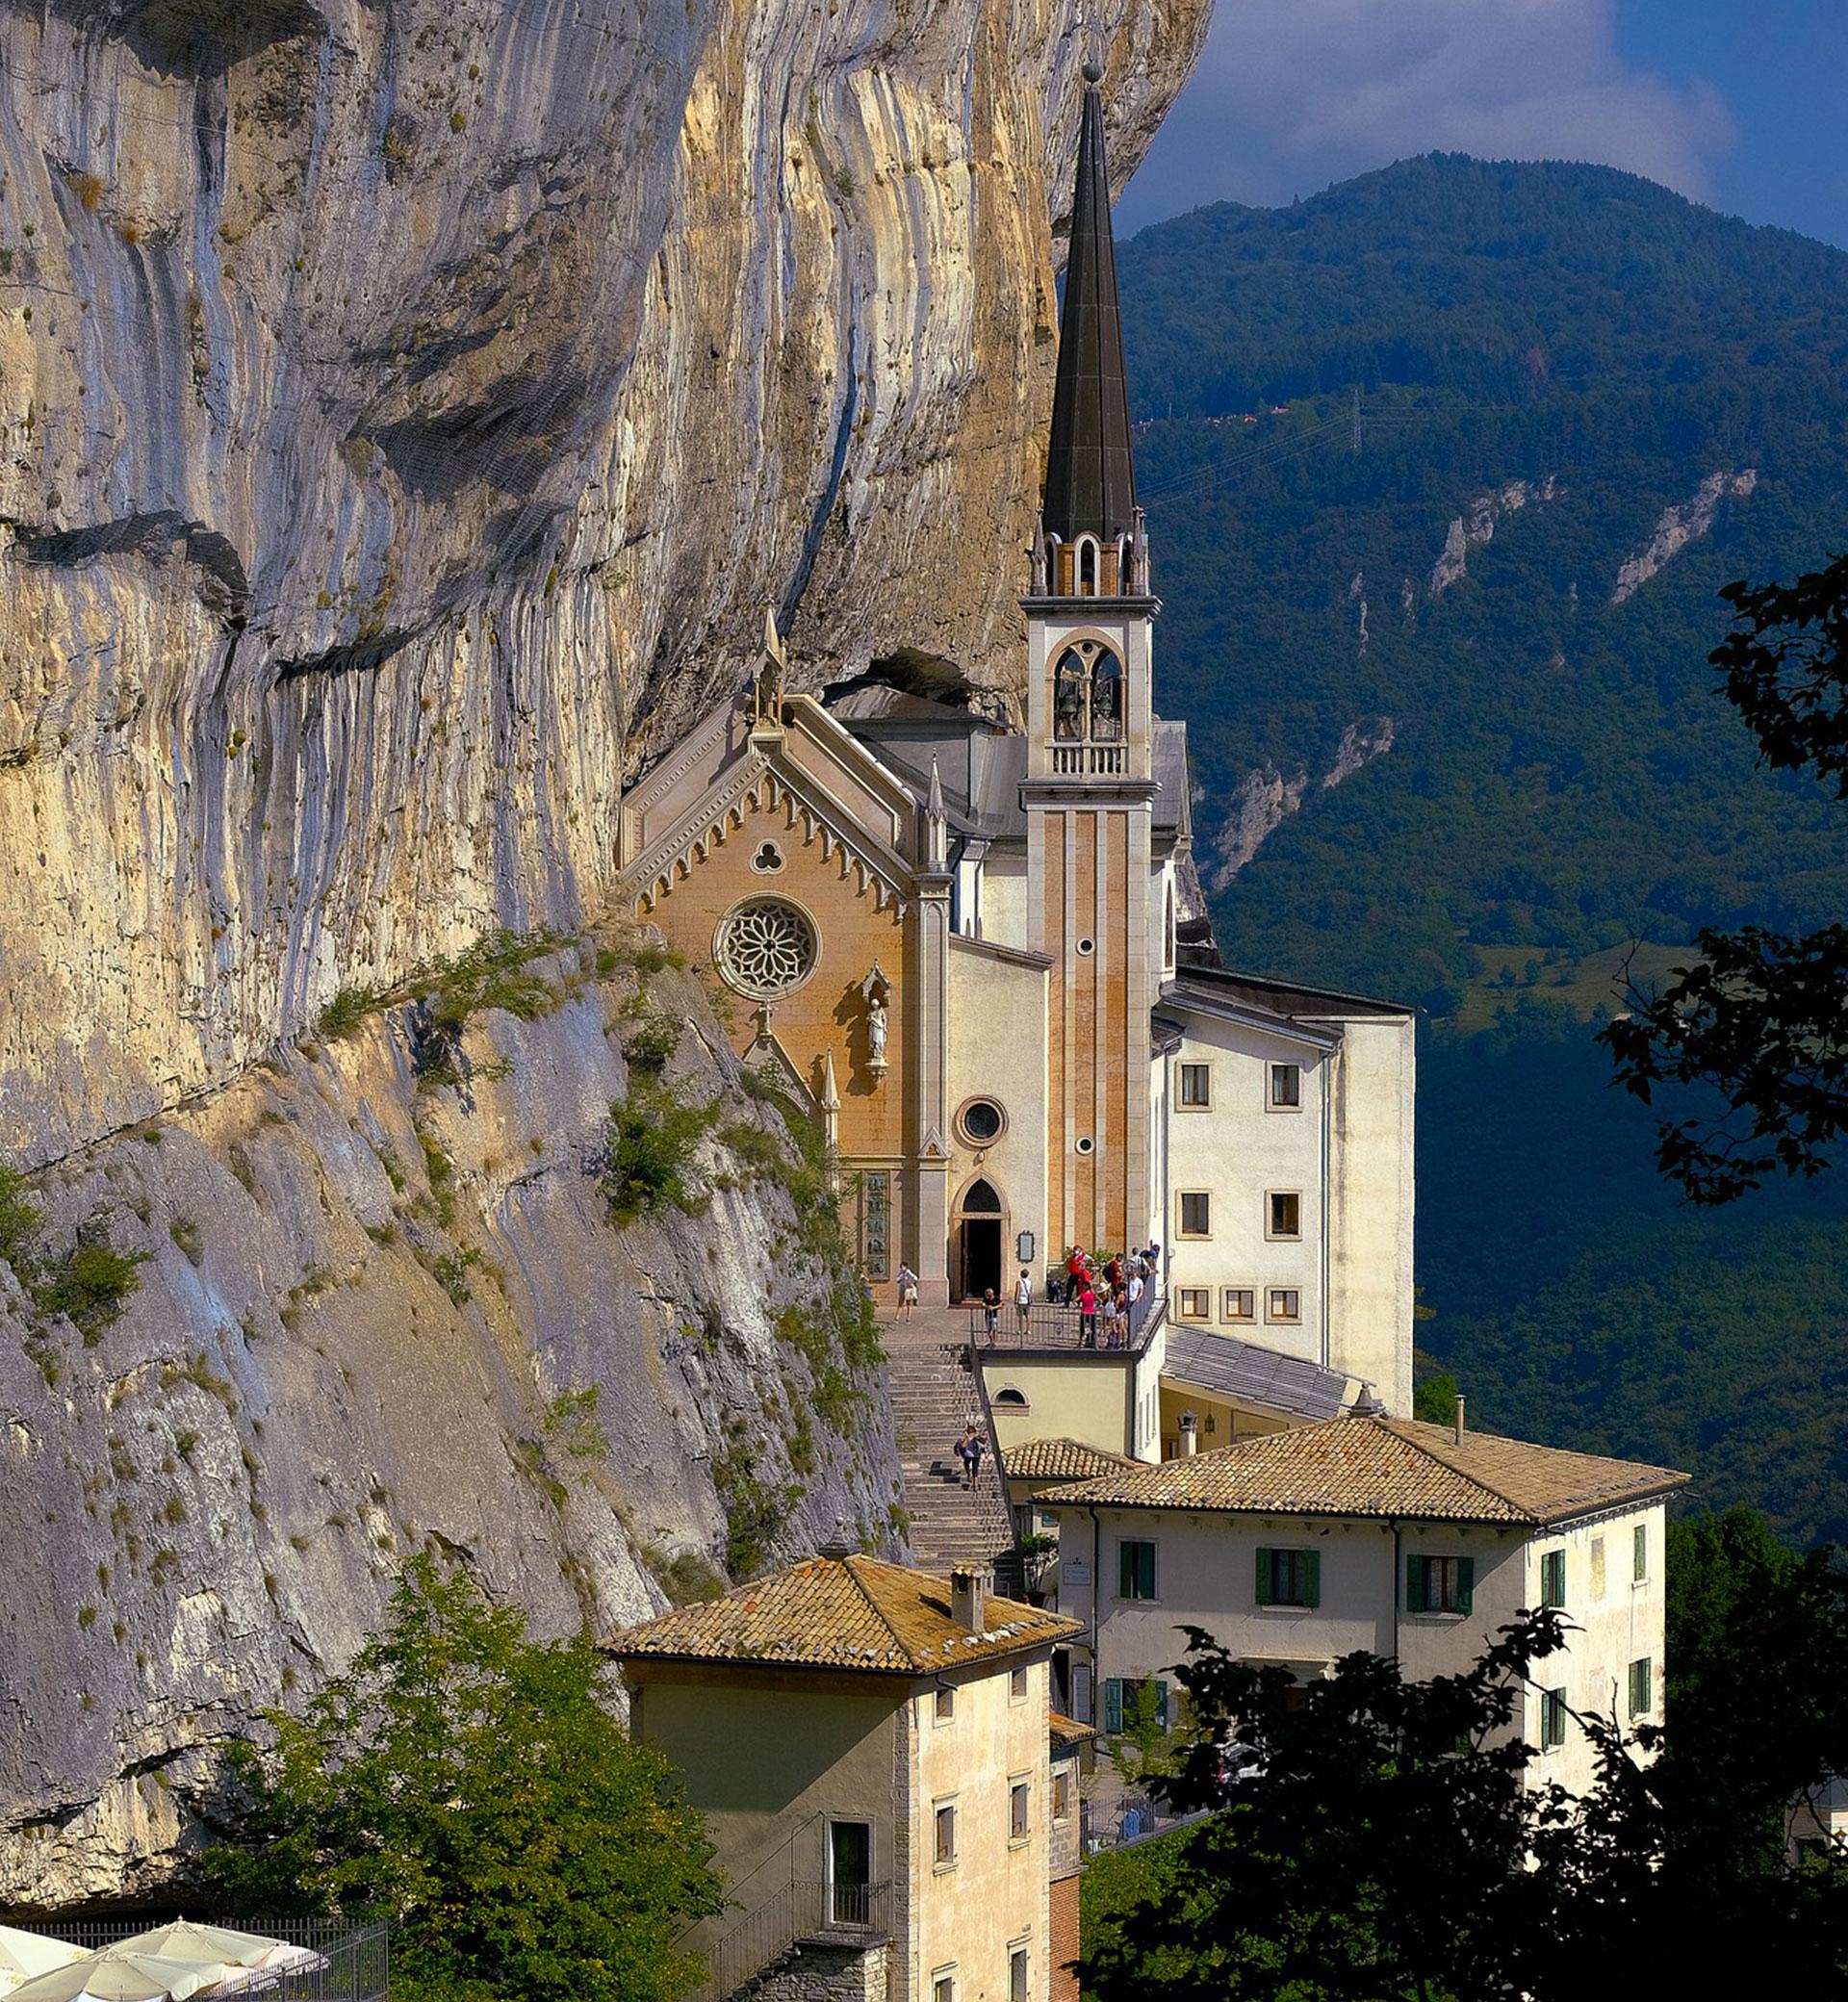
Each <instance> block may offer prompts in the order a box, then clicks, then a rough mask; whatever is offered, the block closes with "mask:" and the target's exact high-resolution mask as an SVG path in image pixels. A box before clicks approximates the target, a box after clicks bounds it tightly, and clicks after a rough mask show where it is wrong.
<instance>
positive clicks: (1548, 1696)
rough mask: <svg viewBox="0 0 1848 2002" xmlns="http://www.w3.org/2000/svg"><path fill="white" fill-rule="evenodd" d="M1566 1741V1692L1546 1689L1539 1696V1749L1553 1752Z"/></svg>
mask: <svg viewBox="0 0 1848 2002" xmlns="http://www.w3.org/2000/svg"><path fill="white" fill-rule="evenodd" d="M1565 1742H1566V1692H1565V1691H1564V1690H1563V1689H1548V1690H1546V1691H1544V1692H1543V1693H1542V1695H1541V1698H1540V1749H1541V1751H1543V1752H1553V1751H1555V1750H1557V1748H1558V1747H1559V1746H1561V1745H1563V1744H1564V1743H1565Z"/></svg>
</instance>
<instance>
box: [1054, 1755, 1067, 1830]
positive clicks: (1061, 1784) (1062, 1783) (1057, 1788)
mask: <svg viewBox="0 0 1848 2002" xmlns="http://www.w3.org/2000/svg"><path fill="white" fill-rule="evenodd" d="M1052 1818H1053V1819H1054V1820H1055V1821H1069V1820H1070V1819H1071V1768H1070V1767H1069V1766H1063V1765H1062V1766H1061V1767H1060V1768H1059V1770H1058V1771H1057V1772H1056V1773H1054V1774H1053V1776H1052Z"/></svg>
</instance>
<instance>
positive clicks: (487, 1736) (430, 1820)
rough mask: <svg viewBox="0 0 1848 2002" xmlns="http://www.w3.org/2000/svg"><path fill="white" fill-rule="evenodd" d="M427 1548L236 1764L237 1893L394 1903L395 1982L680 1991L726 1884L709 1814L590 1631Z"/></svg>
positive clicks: (505, 2001) (300, 1900)
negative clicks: (365, 1632) (523, 1609)
mask: <svg viewBox="0 0 1848 2002" xmlns="http://www.w3.org/2000/svg"><path fill="white" fill-rule="evenodd" d="M525 1626H526V1623H525V1619H524V1616H523V1615H522V1614H521V1613H519V1612H518V1611H516V1610H513V1609H511V1608H507V1607H501V1606H494V1605H490V1604H488V1603H487V1601H486V1600H485V1599H484V1598H483V1597H482V1596H481V1594H480V1593H479V1592H478V1591H477V1590H476V1589H475V1586H474V1585H473V1584H472V1583H471V1582H470V1581H469V1580H468V1579H467V1578H462V1577H445V1576H444V1575H443V1574H442V1573H440V1572H439V1571H438V1570H437V1568H436V1566H435V1565H434V1564H433V1563H432V1562H431V1561H430V1559H429V1558H428V1557H427V1556H423V1555H420V1556H418V1557H415V1558H413V1559H412V1560H411V1562H410V1563H409V1564H407V1565H406V1567H405V1569H404V1575H403V1577H402V1578H401V1579H400V1581H399V1584H398V1590H397V1592H396V1594H395V1595H394V1597H393V1600H392V1605H391V1619H390V1623H389V1625H388V1626H387V1627H386V1629H385V1630H384V1631H383V1632H381V1633H378V1634H375V1635H373V1636H372V1637H371V1638H369V1640H368V1641H367V1643H366V1645H365V1646H364V1647H363V1648H362V1649H361V1650H360V1652H359V1654H358V1655H357V1656H356V1657H355V1658H354V1661H353V1664H352V1667H351V1668H350V1669H349V1670H348V1671H347V1674H346V1675H344V1676H340V1677H337V1678H336V1679H335V1680H333V1681H330V1682H328V1683H327V1684H326V1686H325V1687H324V1688H323V1689H322V1690H321V1692H320V1694H319V1695H318V1696H316V1698H315V1699H314V1701H313V1702H312V1703H311V1704H310V1705H309V1707H308V1709H307V1712H306V1714H305V1715H303V1716H302V1717H300V1718H298V1719H297V1718H291V1717H288V1716H283V1715H277V1716H274V1717H273V1718H272V1720H271V1721H272V1723H273V1724H274V1727H275V1730H276V1733H277V1742H276V1746H275V1750H274V1752H273V1754H271V1755H269V1757H267V1758H266V1757H261V1756H259V1755H257V1754H255V1753H254V1752H252V1751H250V1750H249V1749H248V1748H244V1752H243V1754H242V1756H241V1758H240V1759H239V1764H240V1766H241V1769H242V1776H243V1778H244V1783H245V1784H246V1786H247V1788H248V1791H249V1795H250V1814H249V1818H248V1820H247V1822H246V1823H245V1824H244V1827H243V1828H242V1830H241V1835H240V1839H239V1840H238V1842H237V1843H235V1844H226V1845H224V1846H222V1847H219V1848H218V1849H215V1850H214V1851H212V1852H210V1853H209V1855H208V1859H207V1867H208V1870H209V1871H210V1873H211V1875H212V1876H213V1878H214V1879H215V1880H216V1882H217V1883H218V1886H220V1887H221V1889H222V1891H223V1893H224V1894H225V1896H226V1898H227V1900H228V1901H229V1903H230V1906H231V1908H232V1909H234V1910H238V1911H243V1912H248V1913H251V1914H257V1913H260V1912H310V1913H324V1914H326V1915H329V1916H333V1917H339V1918H342V1919H347V1920H349V1921H351V1922H353V1923H355V1924H360V1923H369V1922H372V1921H374V1920H377V1919H381V1918H388V1919H390V1920H392V1921H393V1922H394V1924H395V1925H396V1926H397V1928H398V1932H397V1934H396V1936H395V1938H394V1940H393V1951H392V1960H393V1976H394V1985H395V1986H398V1987H404V1988H408V1989H410V1991H411V1992H412V1993H413V1994H414V1995H416V1994H426V1995H434V1994H441V1995H442V1996H444V1997H445V1998H449V1997H468V1998H475V1997H479V1998H482V2002H486V1998H490V1997H492V1998H495V2002H513V1998H520V1997H526V1996H534V1997H537V1996H540V1995H545V1996H557V1995H568V1996H571V1997H574V1998H581V2002H670V1998H672V1997H675V1996H678V1995H680V1994H683V1993H684V1992H685V1991H686V1990H687V1989H688V1988H690V1987H691V1986H692V1985H693V1983H694V1982H695V1981H697V1980H698V1978H699V1975H700V1967H699V1963H698V1960H697V1958H695V1957H693V1956H689V1955H687V1954H684V1953H680V1952H677V1951H676V1948H675V1944H674V1942H675V1940H676V1938H678V1936H679V1935H680V1932H681V1931H682V1930H683V1928H684V1927H685V1926H686V1925H687V1924H688V1923H690V1922H691V1921H692V1920H693V1919H695V1918H698V1917H701V1916H704V1915H706V1914H708V1913H710V1912H716V1911H718V1910H719V1909H720V1908H721V1905H722V1902H723V1899H722V1893H721V1888H720V1885H719V1881H718V1879H717V1877H716V1876H715V1875H714V1873H713V1871H712V1868H711V1856H712V1845H711V1843H710V1842H709V1841H708V1840H707V1838H706V1832H705V1828H704V1825H703V1824H702V1822H701V1821H700V1818H699V1817H698V1816H697V1815H696V1814H695V1813H693V1812H692V1811H691V1810H690V1809H688V1808H687V1807H686V1806H685V1805H684V1804H683V1802H682V1801H681V1799H680V1795H679V1792H678V1789H677V1788H676V1787H675V1785H674V1784H673V1783H672V1780H671V1777H670V1774H669V1771H668V1768H667V1766H666V1763H665V1762H664V1761H663V1760H662V1759H661V1758H660V1757H659V1755H658V1754H656V1753H655V1752H653V1751H651V1750H649V1749H648V1748H647V1747H644V1746H640V1745H636V1744H634V1743H632V1742H631V1741H630V1740H629V1738H628V1737H627V1736H626V1735H625V1734H624V1732H623V1731H622V1729H621V1727H620V1726H619V1725H618V1723H617V1721H616V1719H615V1717H614V1715H613V1714H612V1713H611V1710H610V1708H609V1707H608V1702H607V1696H608V1692H607V1690H606V1688H605V1686H604V1681H603V1678H604V1675H605V1673H606V1672H605V1670H604V1669H603V1666H602V1664H601V1663H600V1661H599V1659H598V1657H597V1655H595V1654H594V1653H593V1652H592V1650H591V1648H590V1646H589V1644H588V1642H587V1641H584V1640H582V1639H578V1640H573V1641H559V1642H554V1643H552V1644H551V1645H542V1644H539V1643H537V1642H533V1641H529V1640H528V1639H526V1631H525Z"/></svg>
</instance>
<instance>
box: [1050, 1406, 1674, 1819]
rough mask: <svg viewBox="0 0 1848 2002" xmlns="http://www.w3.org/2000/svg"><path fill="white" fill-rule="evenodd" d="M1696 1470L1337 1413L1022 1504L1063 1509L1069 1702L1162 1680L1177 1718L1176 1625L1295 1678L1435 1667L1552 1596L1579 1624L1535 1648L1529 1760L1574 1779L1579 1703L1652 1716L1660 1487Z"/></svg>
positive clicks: (1523, 1725)
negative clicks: (1074, 1627) (1383, 1667)
mask: <svg viewBox="0 0 1848 2002" xmlns="http://www.w3.org/2000/svg"><path fill="white" fill-rule="evenodd" d="M1686 1478H1687V1476H1685V1475H1682V1474H1678V1473H1675V1472H1674V1471H1673V1470H1671V1469H1668V1468H1663V1467H1646V1466H1640V1465H1637V1464H1636V1463H1634V1462H1631V1461H1627V1460H1610V1459H1601V1458H1597V1457H1595V1456H1593V1455H1590V1454H1587V1453H1576V1452H1563V1451H1559V1450H1555V1449H1553V1448H1551V1447H1543V1446H1529V1445H1526V1444H1524V1443H1522V1442H1520V1441H1516V1440H1511V1439H1499V1438H1495V1437H1492V1436H1490V1435H1489V1434H1486V1433H1479V1432H1463V1431H1460V1430H1459V1431H1452V1430H1451V1429H1450V1428H1448V1427H1445V1426H1441V1425H1429V1424H1419V1423H1418V1422H1416V1421H1413V1420H1405V1419H1382V1418H1376V1417H1349V1418H1340V1419H1332V1420H1329V1421H1327V1422H1325V1423H1323V1424H1309V1425H1302V1426H1298V1427H1296V1428H1294V1429H1292V1430H1289V1431H1282V1432H1277V1433H1273V1434H1270V1435H1269V1436H1266V1437H1261V1438H1252V1439H1245V1440H1242V1441H1240V1442H1238V1443H1237V1444H1235V1445H1232V1446H1229V1447H1226V1448H1223V1449H1221V1450H1219V1451H1216V1452H1210V1453H1199V1454H1193V1455H1190V1456H1187V1457H1184V1458H1180V1459H1174V1460H1169V1461H1167V1462H1165V1463H1163V1464H1161V1465H1159V1466H1153V1467H1148V1466H1144V1467H1138V1468H1134V1469H1123V1470H1116V1471H1113V1472H1111V1473H1109V1474H1106V1475H1104V1476H1100V1477H1098V1478H1095V1479H1091V1480H1086V1481H1081V1482H1078V1483H1075V1484H1073V1485H1071V1486H1068V1487H1063V1488H1053V1489H1049V1490H1047V1491H1046V1492H1044V1493H1041V1494H1040V1495H1038V1496H1037V1497H1036V1498H1035V1503H1034V1505H1035V1506H1036V1507H1037V1508H1038V1509H1039V1510H1040V1511H1041V1512H1043V1513H1046V1514H1051V1515H1054V1516H1056V1517H1057V1518H1058V1520H1059V1526H1060V1530H1059V1533H1060V1565H1059V1572H1058V1587H1057V1604H1058V1608H1059V1610H1060V1612H1062V1613H1064V1614H1066V1615H1068V1616H1070V1617H1072V1618H1075V1619H1077V1620H1080V1621H1082V1622H1083V1623H1084V1627H1085V1634H1084V1637H1083V1638H1082V1639H1080V1640H1078V1641H1075V1642H1073V1643H1072V1644H1071V1655H1070V1665H1069V1670H1068V1674H1069V1677H1070V1685H1071V1692H1072V1693H1071V1697H1070V1701H1071V1705H1072V1708H1073V1711H1074V1714H1077V1715H1080V1716H1091V1715H1092V1714H1093V1712H1094V1721H1095V1722H1096V1723H1097V1725H1098V1726H1099V1728H1100V1729H1101V1730H1103V1731H1104V1732H1106V1733H1108V1732H1111V1731H1113V1730H1116V1729H1118V1728H1120V1723H1121V1718H1122V1715H1123V1709H1124V1706H1125V1704H1126V1703H1127V1702H1131V1701H1133V1700H1134V1697H1135V1694H1136V1691H1137V1689H1138V1688H1139V1687H1140V1685H1141V1684H1142V1683H1144V1682H1153V1683H1155V1684H1156V1685H1157V1687H1158V1690H1160V1691H1162V1692H1163V1701H1164V1705H1165V1707H1166V1711H1167V1714H1168V1718H1169V1720H1170V1722H1178V1708H1177V1707H1176V1704H1175V1702H1174V1700H1173V1699H1174V1697H1175V1695H1177V1694H1178V1684H1176V1683H1175V1681H1174V1678H1173V1673H1172V1671H1173V1667H1174V1664H1175V1663H1176V1662H1177V1661H1178V1660H1179V1658H1180V1656H1181V1655H1182V1653H1183V1652H1184V1649H1185V1641H1184V1639H1183V1637H1182V1633H1181V1630H1182V1628H1183V1627H1188V1626H1193V1627H1199V1628H1202V1629H1204V1630H1206V1631H1207V1632H1208V1633H1210V1634H1212V1635H1213V1636H1214V1638H1215V1639H1217V1640H1218V1641H1219V1643H1220V1644H1221V1645H1222V1646H1224V1647H1225V1648H1226V1649H1227V1650H1228V1651H1229V1652H1230V1653H1231V1654H1233V1655H1236V1656H1238V1657H1239V1658H1241V1659H1244V1660H1247V1661H1251V1662H1256V1663H1278V1664H1281V1665H1283V1666H1286V1667H1288V1668H1290V1669H1292V1670H1293V1671H1294V1672H1295V1673H1296V1675H1297V1676H1298V1677H1299V1678H1300V1679H1302V1680H1303V1681H1309V1680H1312V1679H1314V1678H1317V1677H1320V1676H1322V1675H1324V1674H1325V1673H1326V1672H1327V1671H1328V1669H1329V1667H1330V1665H1331V1664H1332V1663H1333V1662H1334V1661H1336V1660H1337V1659H1339V1657H1340V1656H1342V1655H1347V1654H1351V1653H1353V1652H1355V1651H1357V1650H1365V1651H1367V1652H1368V1653H1371V1654H1375V1655H1389V1656H1393V1657H1396V1658H1397V1659H1399V1661H1400V1662H1402V1663H1403V1665H1404V1667H1405V1670H1406V1672H1407V1673H1408V1674H1409V1675H1411V1676H1413V1677H1416V1678H1420V1679H1425V1678H1429V1677H1432V1676H1437V1675H1447V1674H1452V1673H1456V1672H1459V1671H1461V1670H1463V1669H1466V1668H1468V1667H1470V1666H1471V1665H1472V1664H1473V1663H1474V1662H1475V1661H1476V1660H1477V1659H1478V1658H1479V1656H1480V1655H1482V1653H1483V1652H1484V1650H1485V1648H1486V1647H1487V1645H1488V1644H1489V1642H1490V1640H1491V1639H1492V1638H1493V1637H1494V1635H1495V1634H1496V1632H1497V1631H1498V1630H1500V1629H1501V1628H1502V1627H1504V1626H1506V1625H1507V1624H1508V1623H1509V1622H1510V1621H1511V1620H1513V1619H1514V1618H1515V1617H1516V1615H1517V1614H1518V1613H1519V1612H1521V1611H1522V1610H1523V1609H1525V1608H1528V1607H1533V1606H1538V1605H1543V1604H1556V1605H1558V1606H1560V1607H1561V1608H1562V1609H1563V1610H1564V1612H1565V1613H1566V1615H1567V1618H1568V1620H1569V1621H1570V1622H1571V1623H1572V1625H1573V1626H1574V1627H1575V1628H1577V1629H1578V1631H1575V1632H1573V1633H1572V1634H1571V1635H1570V1641H1569V1645H1568V1647H1567V1648H1566V1649H1565V1650H1564V1651H1563V1652H1562V1653H1560V1654H1557V1655H1553V1656H1552V1657H1550V1658H1549V1659H1548V1660H1547V1661H1546V1662H1544V1663H1542V1664H1540V1665H1539V1667H1538V1670H1537V1678H1538V1681H1539V1682H1540V1687H1538V1688H1536V1689H1534V1690H1532V1691H1529V1692H1528V1694H1527V1696H1526V1697H1525V1698H1524V1701H1523V1708H1522V1714H1521V1719H1520V1726H1519V1728H1520V1730H1521V1733H1522V1735H1523V1736H1524V1737H1525V1738H1526V1739H1527V1742H1528V1743H1530V1744H1532V1745H1534V1746H1536V1747H1537V1748H1539V1753H1540V1756H1539V1758H1537V1760H1536V1761H1535V1764H1534V1766H1533V1768H1532V1772H1533V1775H1534V1777H1535V1778H1536V1779H1537V1780H1557V1781H1559V1782H1560V1783H1561V1784H1564V1785H1566V1786H1568V1787H1570V1788H1573V1789H1574V1790H1580V1789H1582V1788H1583V1787H1584V1786H1585V1785H1587V1784H1589V1782H1590V1780H1591V1777H1592V1770H1593V1761H1592V1758H1591V1754H1590V1746H1589V1743H1588V1741H1587V1739H1586V1738H1585V1736H1584V1733H1583V1732H1581V1731H1579V1730H1578V1728H1577V1727H1576V1726H1575V1725H1574V1724H1573V1723H1572V1721H1571V1715H1570V1713H1571V1712H1572V1711H1575V1710H1576V1711H1578V1712H1581V1713H1582V1712H1596V1713H1598V1714H1600V1715H1604V1716H1610V1715H1612V1714H1614V1715H1616V1716H1617V1718H1618V1719H1619V1721H1620V1722H1622V1723H1624V1724H1625V1725H1630V1724H1633V1723H1644V1722H1651V1723H1658V1722H1659V1721H1660V1719H1661V1693H1662V1679H1663V1659H1662V1653H1663V1638H1662V1636H1663V1576H1662V1573H1663V1558H1664V1548H1663V1507H1662V1504H1663V1500H1664V1498H1665V1497H1666V1496H1667V1495H1668V1494H1669V1493H1671V1492H1672V1491H1673V1490H1674V1489H1676V1488H1678V1487H1680V1486H1681V1484H1682V1483H1683V1482H1684V1481H1685V1479H1686ZM1064 1668H1065V1664H1063V1663H1061V1664H1059V1666H1058V1667H1057V1668H1056V1669H1055V1674H1056V1675H1057V1674H1059V1673H1060V1672H1061V1670H1063V1669H1064ZM1088 1704H1089V1705H1090V1706H1091V1708H1090V1709H1087V1707H1086V1706H1087V1705H1088Z"/></svg>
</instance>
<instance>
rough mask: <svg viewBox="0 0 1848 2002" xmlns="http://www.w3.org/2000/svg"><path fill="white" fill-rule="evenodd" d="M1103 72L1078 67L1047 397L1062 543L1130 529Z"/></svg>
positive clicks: (1132, 500)
mask: <svg viewBox="0 0 1848 2002" xmlns="http://www.w3.org/2000/svg"><path fill="white" fill-rule="evenodd" d="M1102 79H1103V71H1102V70H1101V69H1100V68H1098V66H1097V64H1094V63H1087V64H1085V105H1084V117H1083V122H1082V124H1081V126H1080V128H1079V134H1078V184H1077V189H1076V192H1074V194H1073V196H1072V204H1071V248H1070V252H1069V254H1068V256H1067V257H1066V260H1065V309H1064V311H1063V312H1062V313H1061V315H1060V318H1059V377H1058V385H1057V387H1056V388H1055V390H1054V391H1053V398H1052V443H1051V447H1050V449H1049V450H1048V452H1047V454H1046V499H1045V506H1044V508H1043V510H1042V521H1043V525H1044V527H1045V528H1046V530H1047V531H1048V532H1050V533H1051V534H1053V535H1056V536H1058V537H1059V539H1060V540H1061V541H1062V542H1065V543H1069V542H1071V541H1073V540H1074V539H1075V538H1076V537H1078V536H1080V535H1087V534H1088V535H1095V536H1096V537H1098V539H1099V540H1100V541H1103V542H1115V541H1116V540H1117V537H1118V536H1120V535H1122V534H1124V533H1125V532H1126V531H1128V530H1130V529H1132V528H1133V527H1134V526H1135V525H1136V472H1135V467H1134V465H1133V464H1132V462H1131V457H1130V434H1129V387H1128V378H1127V377H1126V375H1125V373H1124V371H1123V330H1122V322H1121V321H1120V319H1119V317H1118V315H1117V251H1116V246H1115V244H1114V243H1113V241H1112V238H1111V233H1110V173H1109V168H1108V167H1107V165H1106V162H1105V159H1104V106H1103V99H1102V98H1101V97H1100V96H1099V95H1098V91H1097V86H1098V84H1099V83H1100V82H1101V81H1102Z"/></svg>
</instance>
